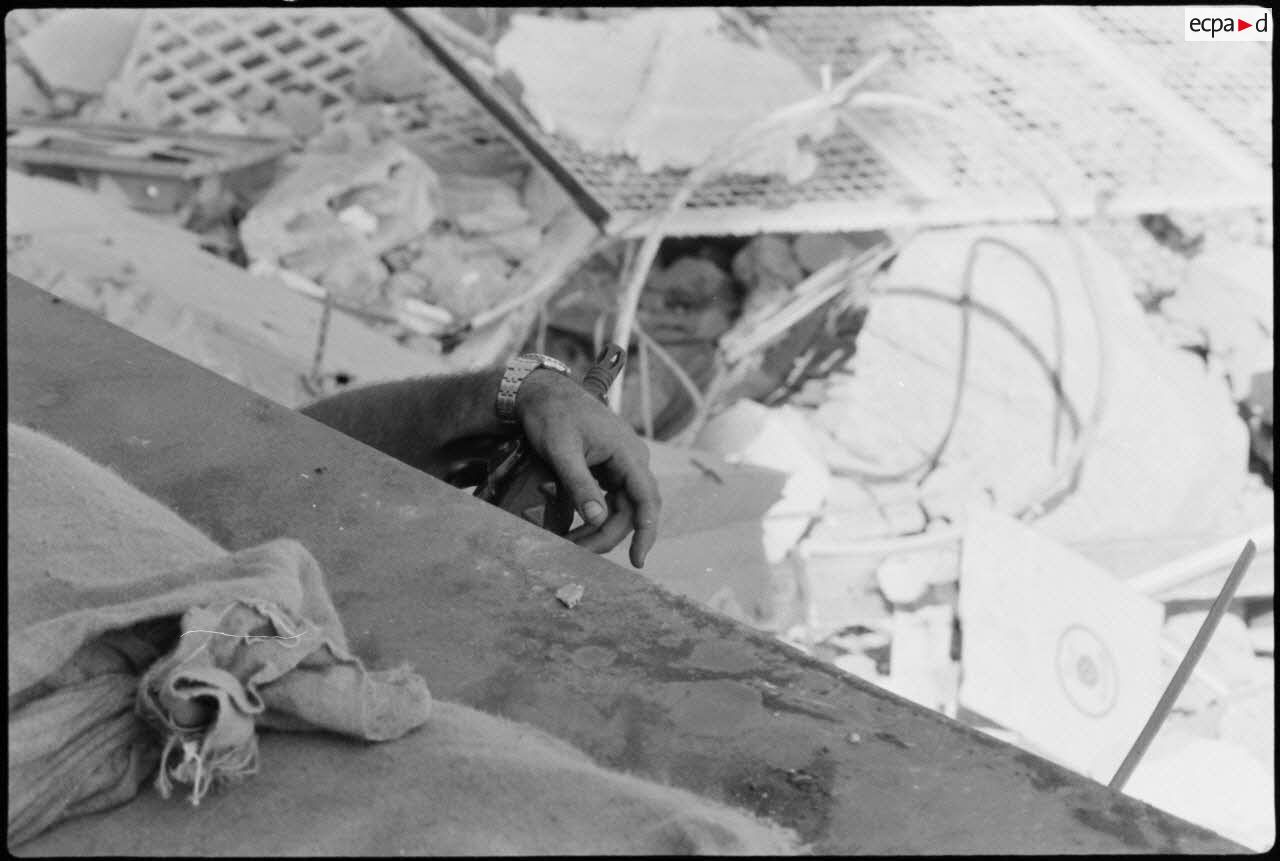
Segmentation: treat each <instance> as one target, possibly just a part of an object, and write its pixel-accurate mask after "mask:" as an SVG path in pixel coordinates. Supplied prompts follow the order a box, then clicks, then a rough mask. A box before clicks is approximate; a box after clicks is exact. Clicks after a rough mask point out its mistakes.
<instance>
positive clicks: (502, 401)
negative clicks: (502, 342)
mask: <svg viewBox="0 0 1280 861" xmlns="http://www.w3.org/2000/svg"><path fill="white" fill-rule="evenodd" d="M538 368H550V369H551V370H553V371H559V372H560V373H562V374H564V375H565V376H566V377H568V376H572V374H573V372H572V371H570V370H569V366H568V365H566V364H565V363H564V362H562V361H560V360H559V359H557V358H554V357H552V356H544V355H543V354H542V353H525V354H524V355H523V356H516V357H515V358H513V359H510V360H509V361H508V362H507V367H506V370H505V371H503V373H502V382H501V383H499V384H498V399H497V401H496V402H495V403H494V410H495V411H496V412H497V413H498V421H500V422H514V421H516V393H517V392H519V391H520V384H521V383H523V382H524V380H525V377H527V376H529V375H530V374H532V373H533V372H534V371H536V370H537V369H538Z"/></svg>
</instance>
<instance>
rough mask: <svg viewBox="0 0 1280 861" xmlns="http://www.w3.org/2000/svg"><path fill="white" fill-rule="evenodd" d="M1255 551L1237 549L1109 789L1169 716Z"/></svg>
mask: <svg viewBox="0 0 1280 861" xmlns="http://www.w3.org/2000/svg"><path fill="white" fill-rule="evenodd" d="M1257 552H1258V545H1256V544H1254V543H1253V541H1249V542H1247V543H1246V544H1245V545H1244V550H1242V551H1240V557H1239V558H1238V559H1236V564H1235V565H1234V566H1232V568H1231V573H1230V574H1228V575H1227V582H1226V583H1224V584H1223V585H1222V591H1221V592H1219V593H1218V598H1217V600H1215V601H1214V602H1213V606H1212V607H1210V608H1209V615H1207V616H1205V618H1204V622H1202V623H1201V625H1200V630H1199V631H1197V632H1196V638H1195V639H1194V640H1192V641H1191V646H1190V648H1188V649H1187V653H1186V654H1185V655H1183V657H1182V663H1180V664H1178V669H1177V670H1175V671H1174V673H1173V678H1172V679H1170V680H1169V684H1168V686H1167V687H1166V688H1165V689H1164V695H1163V696H1161V697H1160V702H1158V703H1156V708H1155V711H1153V712H1152V713H1151V717H1149V718H1147V725H1146V726H1144V727H1143V728H1142V732H1140V733H1138V740H1137V741H1135V742H1134V743H1133V747H1132V748H1130V749H1129V753H1128V755H1126V756H1125V758H1124V762H1122V763H1120V768H1119V769H1118V770H1117V771H1116V776H1115V777H1113V778H1111V783H1110V786H1111V788H1112V789H1116V790H1119V789H1124V785H1125V783H1127V782H1128V780H1129V776H1130V775H1132V774H1133V770H1134V769H1135V768H1137V767H1138V762H1139V761H1140V760H1141V759H1142V755H1143V754H1144V753H1146V752H1147V748H1148V747H1149V746H1150V745H1151V741H1152V739H1154V738H1155V737H1156V733H1158V732H1159V731H1160V727H1161V726H1162V725H1163V724H1164V720H1165V718H1166V717H1168V716H1169V711H1170V710H1171V709H1172V708H1173V704H1174V703H1175V702H1177V701H1178V696H1179V695H1180V694H1181V693H1182V688H1183V686H1184V685H1186V683H1187V679H1188V678H1190V677H1191V671H1192V670H1194V669H1195V668H1196V664H1197V663H1199V661H1200V656H1201V655H1203V654H1204V650H1205V649H1206V648H1207V647H1208V645H1209V640H1210V639H1212V637H1213V632H1214V631H1215V630H1217V628H1218V622H1219V621H1220V620H1221V619H1222V616H1223V614H1225V613H1226V612H1227V607H1228V606H1229V605H1230V604H1231V599H1232V598H1233V597H1234V596H1235V594H1236V588H1237V587H1238V586H1239V585H1240V581H1241V580H1243V579H1244V574H1245V572H1246V571H1248V570H1249V565H1250V564H1251V563H1252V562H1253V557H1254V554H1255V553H1257Z"/></svg>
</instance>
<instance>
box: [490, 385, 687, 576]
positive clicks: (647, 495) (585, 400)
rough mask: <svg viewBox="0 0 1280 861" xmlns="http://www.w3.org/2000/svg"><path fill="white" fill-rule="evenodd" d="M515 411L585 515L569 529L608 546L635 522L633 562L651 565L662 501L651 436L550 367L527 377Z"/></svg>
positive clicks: (578, 538) (602, 549) (585, 543)
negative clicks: (652, 459)
mask: <svg viewBox="0 0 1280 861" xmlns="http://www.w3.org/2000/svg"><path fill="white" fill-rule="evenodd" d="M515 412H516V417H517V418H518V419H519V421H520V424H521V426H522V427H523V429H524V434H525V438H526V439H528V441H529V444H530V445H531V446H532V447H533V450H534V451H536V452H537V453H538V455H539V456H541V457H542V459H543V460H545V461H546V462H547V465H548V466H549V467H551V471H552V472H554V473H555V474H556V478H557V479H559V481H560V484H561V486H562V487H563V488H564V489H565V490H566V491H567V492H568V494H569V498H570V499H572V500H573V505H574V508H575V509H577V511H578V513H579V514H581V515H582V519H583V521H585V522H584V523H583V524H582V526H579V527H578V528H577V529H575V530H573V531H572V532H570V533H569V535H568V536H567V537H568V538H569V539H570V540H571V541H574V542H575V543H577V544H578V545H580V546H582V547H585V548H586V549H588V550H591V551H594V552H596V553H607V552H608V551H610V550H612V549H613V548H614V547H616V546H618V544H619V543H620V542H621V541H622V539H624V538H626V537H627V535H628V533H630V532H632V530H633V529H634V531H635V535H634V537H632V539H631V551H630V556H631V564H632V565H634V566H636V567H637V568H643V567H644V560H645V556H647V555H648V553H649V549H650V548H651V547H653V543H654V541H655V540H656V539H657V537H658V515H659V512H660V511H661V509H662V500H661V498H660V497H659V495H658V482H657V479H655V478H654V476H653V473H652V472H650V471H649V448H648V446H646V445H645V443H644V441H643V440H641V439H640V438H639V437H638V436H636V434H635V432H634V431H633V430H632V429H631V428H630V427H628V426H627V424H626V423H625V422H624V421H622V419H620V418H619V417H618V416H616V415H614V414H613V413H612V412H611V411H610V410H609V408H608V407H606V406H605V405H604V404H602V403H600V401H598V400H596V399H595V398H593V397H591V395H590V394H588V393H587V391H586V390H585V389H583V388H582V386H581V385H579V384H578V383H577V382H575V381H573V380H572V379H570V378H568V377H566V376H564V375H563V374H560V373H557V372H556V371H552V370H548V369H545V368H541V369H538V370H535V371H534V372H533V373H531V374H529V376H528V377H526V378H525V379H524V381H523V382H522V383H521V385H520V390H519V393H518V394H517V396H516V407H515Z"/></svg>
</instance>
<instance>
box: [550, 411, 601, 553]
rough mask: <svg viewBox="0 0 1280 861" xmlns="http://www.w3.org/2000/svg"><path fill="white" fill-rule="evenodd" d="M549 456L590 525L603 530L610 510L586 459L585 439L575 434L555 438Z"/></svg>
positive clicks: (575, 505)
mask: <svg viewBox="0 0 1280 861" xmlns="http://www.w3.org/2000/svg"><path fill="white" fill-rule="evenodd" d="M545 456H546V458H547V462H548V465H549V466H550V467H551V469H552V471H553V472H554V473H555V474H556V477H557V478H559V479H560V484H561V486H562V487H563V488H564V490H565V491H566V492H567V493H568V494H569V498H570V499H572V500H573V507H574V508H576V509H577V510H578V513H579V514H581V515H582V519H583V520H584V521H586V525H588V526H591V527H599V526H600V525H601V524H603V523H604V521H605V517H606V515H607V514H608V508H607V507H606V506H605V500H604V493H603V491H601V490H600V485H598V484H597V483H596V480H595V477H594V476H593V475H592V474H591V470H589V469H588V468H587V462H586V460H585V459H584V458H583V456H582V442H581V440H579V439H577V438H575V437H574V436H573V435H571V434H562V435H560V436H556V437H553V438H552V439H551V440H549V441H548V445H547V448H546V451H545ZM575 531H577V530H575Z"/></svg>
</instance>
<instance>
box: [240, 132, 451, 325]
mask: <svg viewBox="0 0 1280 861" xmlns="http://www.w3.org/2000/svg"><path fill="white" fill-rule="evenodd" d="M439 199H440V191H439V181H438V179H437V177H436V175H435V172H434V171H433V170H432V169H431V168H430V167H428V166H427V164H426V162H424V161H422V159H420V158H418V157H417V156H416V155H414V154H413V153H411V152H409V150H407V149H405V148H404V147H403V146H401V145H400V144H398V143H396V142H394V141H390V140H388V141H384V142H382V143H380V144H377V145H374V146H372V147H369V148H367V149H362V150H358V151H354V152H350V153H343V154H336V155H318V154H307V155H303V156H302V157H301V159H300V161H299V164H298V166H297V167H296V169H294V170H293V171H292V172H291V173H290V174H288V175H287V176H286V177H285V178H284V179H282V180H281V181H280V182H278V183H277V184H276V185H275V186H273V187H272V188H271V190H270V191H268V192H267V194H266V196H265V197H263V199H262V200H261V201H259V202H258V203H257V204H256V205H255V206H254V207H253V208H252V209H251V210H249V213H248V214H247V215H246V216H245V219H244V221H243V222H242V223H241V224H240V238H241V240H242V242H243V243H244V248H245V253H246V254H247V255H248V257H249V259H250V261H253V262H258V261H263V262H266V263H270V264H272V265H275V266H279V267H281V268H283V269H288V270H292V271H295V272H298V273H299V274H301V275H304V276H306V277H307V278H310V279H312V280H314V281H317V282H318V283H320V284H321V285H323V286H325V287H327V288H328V289H330V290H332V291H334V292H335V294H337V295H338V296H339V297H341V298H344V299H347V300H349V301H351V302H353V303H356V304H368V303H371V302H373V301H374V300H375V299H376V298H377V296H378V292H377V291H378V287H379V286H380V285H381V284H382V282H383V281H384V280H385V279H386V277H387V275H388V274H389V272H388V271H387V268H386V266H385V265H384V264H383V263H382V261H381V260H380V259H379V255H381V254H382V253H383V252H385V251H388V250H389V249H391V248H393V247H395V246H396V245H398V244H400V243H403V242H406V241H408V240H409V239H411V238H412V237H414V236H417V235H419V234H421V233H423V232H425V231H426V230H427V229H428V228H430V226H431V224H432V222H433V221H434V220H435V218H436V215H437V213H438V211H439V203H438V201H439Z"/></svg>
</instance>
